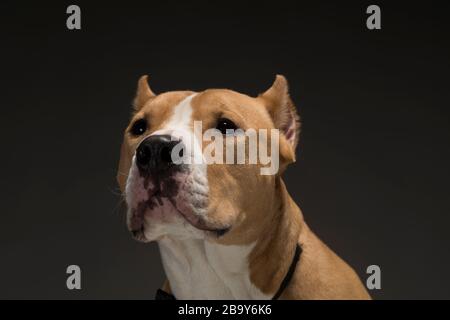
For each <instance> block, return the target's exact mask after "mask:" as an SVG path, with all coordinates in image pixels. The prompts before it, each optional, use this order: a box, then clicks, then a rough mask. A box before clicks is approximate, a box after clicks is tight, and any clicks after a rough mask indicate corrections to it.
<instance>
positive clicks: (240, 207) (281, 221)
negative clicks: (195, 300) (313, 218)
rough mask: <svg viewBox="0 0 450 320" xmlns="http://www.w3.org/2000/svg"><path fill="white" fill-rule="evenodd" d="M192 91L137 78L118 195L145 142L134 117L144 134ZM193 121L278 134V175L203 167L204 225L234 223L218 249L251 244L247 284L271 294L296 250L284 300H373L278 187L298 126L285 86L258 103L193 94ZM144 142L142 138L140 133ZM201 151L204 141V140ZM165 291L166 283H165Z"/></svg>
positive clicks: (227, 93)
mask: <svg viewBox="0 0 450 320" xmlns="http://www.w3.org/2000/svg"><path fill="white" fill-rule="evenodd" d="M190 94H192V92H191V91H179V92H168V93H164V94H160V95H155V94H154V93H153V91H151V89H150V88H149V87H148V83H147V78H146V77H145V76H144V77H141V79H140V80H139V84H138V93H137V96H136V98H135V101H134V105H135V112H134V114H133V116H132V119H131V121H130V124H129V126H128V128H127V129H126V130H125V134H124V142H123V144H122V148H121V159H120V163H119V172H118V175H117V179H118V183H119V186H120V188H121V190H122V192H123V190H124V188H125V183H126V179H127V174H128V171H129V168H130V165H131V159H132V155H133V153H134V151H135V149H136V146H137V145H138V143H139V142H140V141H141V139H142V137H138V138H136V137H132V136H131V135H130V134H129V133H128V131H129V128H130V126H131V125H132V124H133V123H134V121H135V120H136V119H141V118H146V119H148V122H149V123H150V128H149V130H148V133H147V134H150V133H151V132H153V131H155V130H158V129H159V128H161V127H162V126H163V125H164V123H165V121H166V120H167V119H168V118H169V116H170V115H171V114H172V112H173V108H174V106H176V105H177V104H178V103H179V102H180V101H182V100H183V99H184V98H186V97H187V96H188V95H190ZM191 105H192V109H193V114H192V118H193V119H192V120H193V121H194V120H201V121H202V123H203V130H206V129H209V128H211V127H214V126H215V124H216V121H217V119H218V118H219V117H226V118H229V119H231V120H232V121H233V122H235V123H236V125H237V126H238V127H239V128H242V129H244V130H245V129H248V128H254V129H272V128H277V129H279V130H280V131H281V133H282V135H281V136H280V141H279V143H280V172H279V174H277V175H273V176H264V175H261V174H259V169H260V168H261V165H260V164H255V165H248V164H246V165H225V164H211V165H208V168H207V175H208V181H209V205H208V220H209V221H211V222H213V223H215V224H216V225H232V229H231V230H230V231H229V232H228V233H226V234H225V235H224V236H223V237H220V238H216V239H210V241H216V242H218V243H220V244H241V245H242V244H250V243H255V242H256V245H255V247H254V249H253V251H252V252H251V254H250V256H249V267H250V279H251V281H252V283H253V284H254V285H255V286H256V287H257V288H259V289H260V290H261V291H262V292H263V293H266V294H270V295H273V294H274V293H275V292H276V291H277V289H278V287H279V286H280V283H281V281H282V279H283V278H284V276H285V275H286V272H287V270H288V268H289V265H290V263H291V261H292V256H293V254H294V251H295V246H296V244H297V243H300V245H301V247H302V249H303V252H302V254H301V257H300V262H299V264H298V266H297V268H296V271H295V274H294V276H293V279H292V281H291V282H290V284H289V286H288V288H287V289H286V290H285V291H284V293H283V295H282V297H281V298H284V299H370V296H369V294H368V293H367V291H366V289H365V288H364V286H363V285H362V283H361V281H360V280H359V278H358V277H357V275H356V273H355V272H354V271H353V270H352V269H351V267H350V266H348V265H347V264H346V263H345V262H344V261H343V260H342V259H340V258H339V257H338V256H337V255H336V254H334V253H333V252H332V251H331V250H330V249H329V248H328V247H327V246H326V245H325V244H323V243H322V242H321V241H320V240H319V239H318V238H317V237H316V236H315V235H314V233H313V232H311V231H310V230H309V228H308V226H307V225H306V223H305V222H304V220H303V215H302V213H301V211H300V209H299V208H298V206H297V205H296V204H295V202H294V201H293V200H292V198H291V197H290V195H289V194H288V192H287V190H286V187H285V185H284V183H283V181H282V177H281V176H282V173H283V172H284V170H285V169H286V167H287V165H288V164H290V163H292V162H294V161H295V148H296V146H297V143H298V139H299V132H300V121H299V117H298V114H297V111H296V109H295V106H294V104H293V102H292V100H291V99H290V97H289V94H288V85H287V81H286V79H285V78H284V77H283V76H277V77H276V80H275V82H274V84H273V85H272V87H271V88H270V89H268V90H267V91H265V92H264V93H263V94H261V95H259V96H258V97H256V98H253V97H249V96H247V95H244V94H240V93H237V92H235V91H231V90H226V89H210V90H206V91H203V92H200V93H198V94H197V95H196V96H195V97H194V98H193V99H192V101H191ZM143 136H145V135H143ZM204 144H205V145H206V144H207V143H205V142H204ZM164 287H165V288H166V289H169V288H170V285H169V283H168V282H166V284H165V285H164Z"/></svg>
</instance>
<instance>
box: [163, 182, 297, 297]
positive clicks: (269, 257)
mask: <svg viewBox="0 0 450 320" xmlns="http://www.w3.org/2000/svg"><path fill="white" fill-rule="evenodd" d="M274 199H275V200H274V203H273V206H272V208H273V209H271V210H269V211H272V212H266V213H265V217H268V218H267V219H265V221H264V222H263V225H262V226H261V228H260V230H261V232H260V236H259V238H258V239H255V241H254V242H253V243H251V244H247V245H223V244H218V243H214V242H210V241H207V240H201V239H183V240H181V239H177V238H175V237H170V236H168V237H164V238H163V239H161V240H159V241H158V244H159V247H160V251H161V257H162V261H163V266H164V270H165V272H166V275H167V277H168V280H169V284H170V289H171V291H172V293H173V294H174V296H175V297H176V298H177V299H271V298H272V297H273V295H274V294H275V292H276V291H277V290H278V288H279V286H280V284H281V282H282V280H283V278H284V277H285V276H286V273H287V271H288V269H289V266H290V264H291V261H292V257H293V254H294V251H295V248H296V245H297V242H298V239H299V234H300V231H301V224H302V216H301V213H300V210H299V209H298V207H297V206H296V205H295V203H293V201H292V199H291V198H290V196H289V194H288V193H287V191H286V188H285V186H284V184H283V182H282V181H281V179H280V180H279V182H278V183H277V188H276V194H275V197H274Z"/></svg>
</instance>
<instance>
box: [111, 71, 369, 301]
mask: <svg viewBox="0 0 450 320" xmlns="http://www.w3.org/2000/svg"><path fill="white" fill-rule="evenodd" d="M198 122H200V123H201V130H194V127H195V126H194V123H198ZM252 130H253V131H254V132H255V131H256V132H259V131H264V130H265V131H266V132H267V131H268V132H270V131H271V130H275V131H276V132H277V133H279V134H276V135H270V134H269V135H266V137H265V138H259V139H257V143H254V141H253V142H252V141H251V135H248V134H246V132H250V131H252ZM196 131H200V132H196ZM299 134H300V119H299V116H298V113H297V110H296V108H295V106H294V103H293V102H292V100H291V99H290V97H289V93H288V85H287V81H286V79H285V78H284V77H283V76H277V77H276V79H275V82H274V83H273V85H272V86H271V87H270V88H269V89H268V90H266V91H265V92H263V93H261V94H260V95H259V96H257V97H250V96H247V95H245V94H241V93H238V92H235V91H231V90H226V89H209V90H205V91H202V92H192V91H172V92H165V93H161V94H155V93H153V91H152V90H151V89H150V87H149V85H148V81H147V77H146V76H143V77H141V79H140V80H139V81H138V90H137V94H136V97H135V99H134V110H133V115H132V119H131V121H130V123H129V125H128V127H127V128H126V130H125V132H124V139H123V144H122V148H121V156H120V163H119V170H118V174H117V179H118V183H119V185H120V189H121V191H122V193H123V195H124V197H125V200H126V203H127V209H128V210H127V224H128V228H129V230H130V232H131V233H132V236H133V237H134V238H135V239H137V240H139V241H142V242H150V241H156V242H157V243H158V245H159V247H160V251H161V257H162V262H163V266H164V270H165V272H166V276H167V281H166V282H165V284H164V288H163V289H164V291H166V292H167V293H169V294H171V295H172V296H173V297H174V298H176V299H273V298H280V299H369V298H370V297H369V295H368V293H367V291H366V289H365V288H364V286H363V284H362V283H361V281H360V279H359V278H358V276H357V275H356V273H355V272H354V271H353V269H352V268H351V267H350V266H348V265H347V264H346V263H345V262H344V261H343V260H342V259H340V258H339V257H338V256H337V255H336V254H335V253H333V252H332V251H331V250H330V249H329V248H328V247H327V246H326V245H325V244H324V243H322V242H321V241H320V240H319V239H318V238H317V237H316V236H315V234H314V233H313V232H312V231H311V230H310V229H309V228H308V225H307V224H306V223H305V221H304V219H303V215H302V212H301V211H300V209H299V207H298V206H297V204H296V203H295V202H294V200H293V199H292V198H291V197H290V195H289V193H288V191H287V190H286V186H285V184H284V183H283V180H282V175H283V173H284V171H285V170H286V169H287V166H288V165H289V164H291V163H293V162H295V149H296V146H297V143H298V139H299ZM211 136H215V138H214V139H211ZM222 137H223V139H221V138H222ZM261 137H262V136H261ZM230 138H231V139H230ZM217 141H221V143H219V144H218V143H217ZM222 142H223V143H222ZM213 143H214V144H215V146H214V150H213V153H214V159H216V160H217V159H218V158H222V157H224V159H225V157H226V152H225V150H227V149H228V150H229V148H230V146H231V147H232V148H236V150H241V152H236V153H235V154H234V155H233V157H228V158H227V160H228V161H224V162H217V161H210V157H208V156H207V153H209V154H210V151H211V145H212V144H213ZM274 145H275V146H276V147H277V148H276V149H274V148H273V146H274ZM239 148H241V149H239ZM255 148H256V150H254V149H255ZM206 150H208V152H207V151H206ZM242 150H244V151H242ZM260 150H271V152H269V153H270V154H269V156H270V157H272V159H271V161H275V160H276V162H273V163H276V164H277V166H273V167H274V168H277V170H275V171H273V172H271V174H262V173H261V172H262V170H261V169H263V168H264V166H265V165H266V164H267V161H262V160H261V158H259V157H256V159H257V161H248V160H251V159H250V158H252V155H255V154H256V155H257V156H259V155H260V153H261V152H259V151H260ZM275 151H276V152H275ZM255 152H256V153H255ZM239 155H240V156H242V157H244V159H238V156H239ZM274 158H276V159H274ZM179 159H182V160H183V161H178V160H179ZM230 159H232V160H233V159H234V160H236V161H235V162H234V163H233V161H231V163H230ZM243 160H244V161H243ZM253 160H254V159H253Z"/></svg>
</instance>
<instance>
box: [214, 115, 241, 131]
mask: <svg viewBox="0 0 450 320" xmlns="http://www.w3.org/2000/svg"><path fill="white" fill-rule="evenodd" d="M216 129H217V130H219V131H220V132H221V133H222V134H232V133H233V132H234V130H236V129H237V126H236V125H235V124H234V122H233V121H231V120H230V119H227V118H220V119H219V120H218V121H217V125H216Z"/></svg>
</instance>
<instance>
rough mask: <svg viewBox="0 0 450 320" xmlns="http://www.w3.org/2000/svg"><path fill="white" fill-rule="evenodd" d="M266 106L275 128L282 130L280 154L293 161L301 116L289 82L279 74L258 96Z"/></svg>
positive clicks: (288, 161)
mask: <svg viewBox="0 0 450 320" xmlns="http://www.w3.org/2000/svg"><path fill="white" fill-rule="evenodd" d="M258 98H259V99H261V100H262V101H263V103H264V105H265V106H266V109H267V111H268V112H269V114H270V117H271V118H272V121H273V123H274V125H275V128H277V129H278V130H280V155H281V156H282V157H283V158H284V159H285V160H286V161H287V163H291V162H294V161H295V149H296V147H297V144H298V139H299V135H300V117H299V115H298V113H297V109H296V107H295V105H294V103H293V102H292V100H291V98H290V96H289V88H288V82H287V80H286V78H285V77H284V76H282V75H277V76H276V78H275V81H274V83H273V84H272V86H271V87H270V88H269V89H268V90H266V91H265V92H264V93H262V94H260V95H259V96H258Z"/></svg>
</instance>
